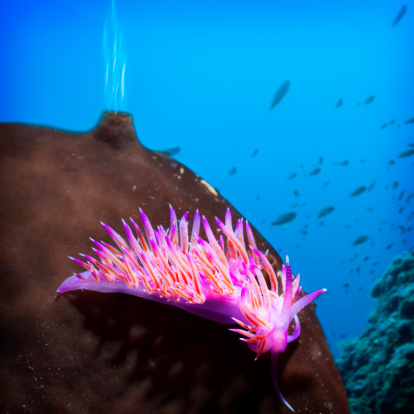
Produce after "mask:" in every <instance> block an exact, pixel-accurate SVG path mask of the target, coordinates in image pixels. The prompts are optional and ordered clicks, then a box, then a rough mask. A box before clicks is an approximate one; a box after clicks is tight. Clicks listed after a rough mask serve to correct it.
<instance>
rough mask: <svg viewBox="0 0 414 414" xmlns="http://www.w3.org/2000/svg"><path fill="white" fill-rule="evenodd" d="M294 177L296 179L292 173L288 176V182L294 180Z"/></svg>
mask: <svg viewBox="0 0 414 414" xmlns="http://www.w3.org/2000/svg"><path fill="white" fill-rule="evenodd" d="M295 177H296V173H292V174H290V175H289V177H288V180H290V179H292V178H295Z"/></svg>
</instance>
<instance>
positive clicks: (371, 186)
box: [368, 181, 375, 191]
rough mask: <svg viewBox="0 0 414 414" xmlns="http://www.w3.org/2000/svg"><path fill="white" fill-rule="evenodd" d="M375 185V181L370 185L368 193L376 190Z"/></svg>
mask: <svg viewBox="0 0 414 414" xmlns="http://www.w3.org/2000/svg"><path fill="white" fill-rule="evenodd" d="M374 185H375V181H373V182H372V183H371V184H370V185H369V187H368V191H371V190H372V189H373V188H374Z"/></svg>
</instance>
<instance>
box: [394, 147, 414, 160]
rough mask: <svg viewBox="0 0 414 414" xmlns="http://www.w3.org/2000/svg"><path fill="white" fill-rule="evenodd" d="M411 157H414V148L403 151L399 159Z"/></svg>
mask: <svg viewBox="0 0 414 414" xmlns="http://www.w3.org/2000/svg"><path fill="white" fill-rule="evenodd" d="M411 155H414V148H408V149H406V150H405V151H403V152H402V153H401V154H400V155H399V156H398V158H406V157H410V156H411Z"/></svg>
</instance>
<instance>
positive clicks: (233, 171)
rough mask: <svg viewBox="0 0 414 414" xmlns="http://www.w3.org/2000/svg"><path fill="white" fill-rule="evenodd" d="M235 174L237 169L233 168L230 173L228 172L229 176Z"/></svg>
mask: <svg viewBox="0 0 414 414" xmlns="http://www.w3.org/2000/svg"><path fill="white" fill-rule="evenodd" d="M236 172H237V168H236V167H233V168H232V169H231V170H230V171H229V175H234V174H236Z"/></svg>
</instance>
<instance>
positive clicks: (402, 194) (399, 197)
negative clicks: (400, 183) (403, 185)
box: [398, 190, 405, 201]
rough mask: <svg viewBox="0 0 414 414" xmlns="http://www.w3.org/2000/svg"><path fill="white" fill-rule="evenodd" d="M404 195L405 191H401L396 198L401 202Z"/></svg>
mask: <svg viewBox="0 0 414 414" xmlns="http://www.w3.org/2000/svg"><path fill="white" fill-rule="evenodd" d="M404 194H405V190H402V191H401V193H400V195H399V196H398V201H401V200H402V198H403V197H404Z"/></svg>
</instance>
